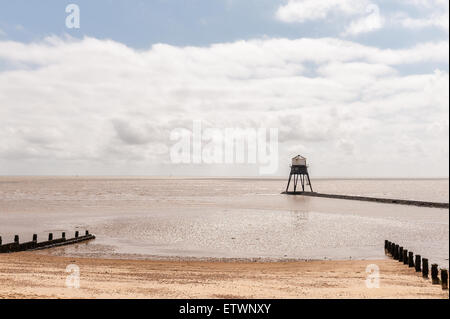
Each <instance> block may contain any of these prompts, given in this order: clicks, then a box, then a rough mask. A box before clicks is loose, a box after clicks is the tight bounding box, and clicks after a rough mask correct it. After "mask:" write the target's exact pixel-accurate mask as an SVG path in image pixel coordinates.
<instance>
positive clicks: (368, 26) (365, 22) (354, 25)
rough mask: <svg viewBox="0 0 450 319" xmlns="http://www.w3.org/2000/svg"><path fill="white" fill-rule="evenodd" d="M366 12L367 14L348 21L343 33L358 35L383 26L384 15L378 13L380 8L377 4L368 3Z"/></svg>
mask: <svg viewBox="0 0 450 319" xmlns="http://www.w3.org/2000/svg"><path fill="white" fill-rule="evenodd" d="M366 12H367V13H368V15H367V16H364V17H362V18H359V19H356V20H354V21H352V22H351V23H350V25H349V26H348V27H347V28H346V30H345V32H344V35H358V34H360V33H367V32H372V31H375V30H378V29H381V28H382V27H383V26H384V23H385V21H384V17H382V16H381V14H380V9H379V8H378V6H377V5H373V4H371V5H368V6H367V9H366Z"/></svg>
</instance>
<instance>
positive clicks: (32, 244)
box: [0, 230, 95, 253]
mask: <svg viewBox="0 0 450 319" xmlns="http://www.w3.org/2000/svg"><path fill="white" fill-rule="evenodd" d="M90 239H95V236H94V235H91V234H89V231H88V230H86V232H85V235H84V236H80V232H79V231H75V237H73V238H69V239H66V233H65V232H63V233H62V234H61V238H58V239H53V233H49V234H48V240H47V241H43V242H39V243H38V241H37V240H38V237H37V234H33V240H32V241H29V242H24V243H20V240H19V235H15V236H14V242H12V243H8V244H3V245H2V237H1V236H0V253H11V252H18V251H26V250H35V249H45V248H50V247H56V246H62V245H69V244H75V243H79V242H82V241H86V240H90Z"/></svg>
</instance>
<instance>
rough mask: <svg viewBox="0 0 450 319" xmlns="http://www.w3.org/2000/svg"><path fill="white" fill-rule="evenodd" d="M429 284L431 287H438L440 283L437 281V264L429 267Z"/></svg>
mask: <svg viewBox="0 0 450 319" xmlns="http://www.w3.org/2000/svg"><path fill="white" fill-rule="evenodd" d="M431 282H432V283H433V285H439V284H440V283H441V281H440V280H439V269H438V265H437V264H432V265H431Z"/></svg>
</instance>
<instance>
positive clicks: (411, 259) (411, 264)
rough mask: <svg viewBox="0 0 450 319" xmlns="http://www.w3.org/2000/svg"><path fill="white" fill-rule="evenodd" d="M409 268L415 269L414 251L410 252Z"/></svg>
mask: <svg viewBox="0 0 450 319" xmlns="http://www.w3.org/2000/svg"><path fill="white" fill-rule="evenodd" d="M408 262H409V267H410V268H412V267H414V253H413V252H412V251H410V252H409V256H408Z"/></svg>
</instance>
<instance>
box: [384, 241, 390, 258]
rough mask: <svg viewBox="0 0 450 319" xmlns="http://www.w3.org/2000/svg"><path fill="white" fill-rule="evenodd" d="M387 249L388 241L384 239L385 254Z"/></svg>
mask: <svg viewBox="0 0 450 319" xmlns="http://www.w3.org/2000/svg"><path fill="white" fill-rule="evenodd" d="M388 250H389V241H388V240H385V241H384V254H385V255H387V252H388Z"/></svg>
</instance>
